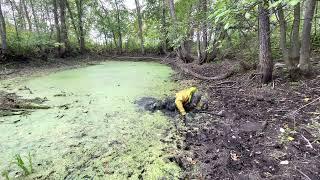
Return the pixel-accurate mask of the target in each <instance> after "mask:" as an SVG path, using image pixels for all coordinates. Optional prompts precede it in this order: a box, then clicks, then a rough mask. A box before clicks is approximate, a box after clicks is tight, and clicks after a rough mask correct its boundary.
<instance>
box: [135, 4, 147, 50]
mask: <svg viewBox="0 0 320 180" xmlns="http://www.w3.org/2000/svg"><path fill="white" fill-rule="evenodd" d="M135 2H136V8H137V17H138V25H139V38H140V46H141V53H142V54H145V52H144V40H143V32H142V17H141V10H140V3H139V0H135Z"/></svg>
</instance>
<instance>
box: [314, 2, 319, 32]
mask: <svg viewBox="0 0 320 180" xmlns="http://www.w3.org/2000/svg"><path fill="white" fill-rule="evenodd" d="M315 6H316V7H315V12H314V16H315V17H317V15H318V1H316V5H315ZM313 36H314V37H316V36H317V18H314V34H313Z"/></svg>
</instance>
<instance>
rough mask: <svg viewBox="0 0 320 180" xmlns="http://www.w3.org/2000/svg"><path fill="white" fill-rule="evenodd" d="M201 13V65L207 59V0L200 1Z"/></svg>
mask: <svg viewBox="0 0 320 180" xmlns="http://www.w3.org/2000/svg"><path fill="white" fill-rule="evenodd" d="M201 5H202V13H203V18H202V48H203V52H202V53H201V54H202V57H201V60H200V64H203V63H205V62H207V57H208V52H207V48H208V24H207V11H208V5H207V0H202V3H201Z"/></svg>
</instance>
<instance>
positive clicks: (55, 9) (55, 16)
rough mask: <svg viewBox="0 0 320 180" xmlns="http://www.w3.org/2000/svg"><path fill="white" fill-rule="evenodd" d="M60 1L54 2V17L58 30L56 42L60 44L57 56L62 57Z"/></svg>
mask: <svg viewBox="0 0 320 180" xmlns="http://www.w3.org/2000/svg"><path fill="white" fill-rule="evenodd" d="M57 1H59V0H52V4H53V15H54V25H55V28H56V33H57V34H56V41H57V42H58V43H59V45H58V46H57V55H58V56H61V45H60V43H61V32H60V25H59V15H58V4H57V3H58V2H57Z"/></svg>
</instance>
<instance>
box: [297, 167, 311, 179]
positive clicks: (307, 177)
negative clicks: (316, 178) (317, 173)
mask: <svg viewBox="0 0 320 180" xmlns="http://www.w3.org/2000/svg"><path fill="white" fill-rule="evenodd" d="M296 170H297V171H298V172H299V173H300V174H301V175H303V176H304V177H305V178H306V179H307V180H311V178H309V176H307V175H306V174H305V173H303V172H302V171H300V170H299V169H297V168H296Z"/></svg>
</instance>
